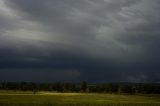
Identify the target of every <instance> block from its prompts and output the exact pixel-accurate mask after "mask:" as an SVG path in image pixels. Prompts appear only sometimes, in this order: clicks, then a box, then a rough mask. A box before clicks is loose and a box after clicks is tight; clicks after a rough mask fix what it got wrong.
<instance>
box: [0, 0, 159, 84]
mask: <svg viewBox="0 0 160 106" xmlns="http://www.w3.org/2000/svg"><path fill="white" fill-rule="evenodd" d="M159 19H160V1H159V0H118V1H117V0H67V1H66V0H45V1H44V0H1V1H0V80H10V81H13V80H15V81H21V80H26V81H42V82H43V81H50V82H51V81H60V80H62V81H82V80H86V81H89V82H111V81H112V82H117V81H125V82H126V81H131V82H160V78H159V76H160V71H159V70H160V64H159V63H160V56H159V54H160V49H159V46H160V43H159V40H160V37H159V35H160V30H159V27H160V21H159ZM18 76H21V77H20V78H18ZM43 79H44V80H43Z"/></svg>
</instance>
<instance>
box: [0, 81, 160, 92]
mask: <svg viewBox="0 0 160 106" xmlns="http://www.w3.org/2000/svg"><path fill="white" fill-rule="evenodd" d="M0 90H18V91H32V92H33V93H34V94H36V93H37V92H38V91H56V92H77V93H78V92H79V93H82V92H88V93H116V94H160V84H158V83H108V84H87V82H85V81H83V82H82V83H76V84H75V83H62V82H56V83H32V82H20V83H16V82H2V83H0Z"/></svg>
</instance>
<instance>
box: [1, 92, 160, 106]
mask: <svg viewBox="0 0 160 106" xmlns="http://www.w3.org/2000/svg"><path fill="white" fill-rule="evenodd" d="M0 106H160V96H159V95H115V94H93V93H91V94H90V93H54V92H53V93H52V92H38V93H37V94H33V93H32V92H19V91H18V92H13V91H0Z"/></svg>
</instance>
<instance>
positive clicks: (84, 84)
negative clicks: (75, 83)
mask: <svg viewBox="0 0 160 106" xmlns="http://www.w3.org/2000/svg"><path fill="white" fill-rule="evenodd" d="M86 90H87V82H85V81H83V82H82V83H81V91H82V92H86Z"/></svg>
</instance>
